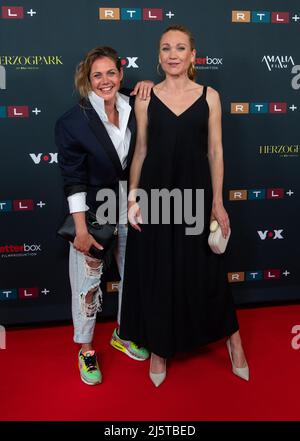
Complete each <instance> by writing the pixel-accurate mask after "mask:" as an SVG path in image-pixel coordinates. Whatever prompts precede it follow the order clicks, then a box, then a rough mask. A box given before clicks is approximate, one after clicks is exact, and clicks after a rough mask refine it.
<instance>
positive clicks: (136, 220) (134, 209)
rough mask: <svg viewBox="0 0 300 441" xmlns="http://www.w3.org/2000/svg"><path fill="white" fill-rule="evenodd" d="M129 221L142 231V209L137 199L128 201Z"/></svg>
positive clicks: (133, 226)
mask: <svg viewBox="0 0 300 441" xmlns="http://www.w3.org/2000/svg"><path fill="white" fill-rule="evenodd" d="M128 221H129V223H130V225H131V226H132V228H134V229H135V230H138V231H139V232H141V231H142V230H141V227H140V226H139V224H142V223H143V221H142V215H141V209H140V207H139V206H138V203H137V202H135V201H128Z"/></svg>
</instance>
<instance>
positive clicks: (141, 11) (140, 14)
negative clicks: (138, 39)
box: [99, 7, 175, 21]
mask: <svg viewBox="0 0 300 441" xmlns="http://www.w3.org/2000/svg"><path fill="white" fill-rule="evenodd" d="M174 16H175V13H174V12H172V11H168V12H164V10H163V9H161V8H134V7H132V8H107V7H106V8H99V20H117V21H118V20H125V21H141V20H143V21H162V20H163V19H164V18H165V17H166V18H168V19H169V20H170V19H172V18H173V17H174Z"/></svg>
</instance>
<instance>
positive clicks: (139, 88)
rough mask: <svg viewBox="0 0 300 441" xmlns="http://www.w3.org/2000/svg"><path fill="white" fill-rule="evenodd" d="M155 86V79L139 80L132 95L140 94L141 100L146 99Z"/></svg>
mask: <svg viewBox="0 0 300 441" xmlns="http://www.w3.org/2000/svg"><path fill="white" fill-rule="evenodd" d="M153 86H154V83H153V81H150V80H145V81H138V82H137V83H136V85H135V87H134V89H133V91H132V92H131V94H130V96H133V95H138V97H139V98H140V99H141V100H146V99H148V98H149V97H150V93H151V89H152V87H153Z"/></svg>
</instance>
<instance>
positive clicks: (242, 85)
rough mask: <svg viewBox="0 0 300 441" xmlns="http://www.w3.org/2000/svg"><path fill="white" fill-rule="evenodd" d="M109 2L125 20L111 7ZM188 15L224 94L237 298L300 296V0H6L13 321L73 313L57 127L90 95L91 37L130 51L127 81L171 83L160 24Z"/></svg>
mask: <svg viewBox="0 0 300 441" xmlns="http://www.w3.org/2000/svg"><path fill="white" fill-rule="evenodd" d="M100 8H101V12H100ZM112 8H114V9H113V10H112V12H107V11H106V12H105V9H110V10H111V9H112ZM105 14H106V15H105ZM107 14H108V17H110V18H112V16H113V18H118V17H119V19H114V20H112V19H103V17H105V16H106V17H107ZM118 14H119V15H118ZM100 17H101V19H100ZM175 23H180V24H184V25H186V26H187V27H189V28H190V29H191V31H192V32H193V34H194V36H195V40H196V45H197V63H196V67H197V73H198V82H200V83H204V84H207V85H210V86H212V87H214V88H216V89H217V90H218V91H219V92H220V94H221V100H222V106H223V145H224V157H225V183H224V201H225V204H226V207H227V209H228V211H229V214H230V218H231V224H232V239H231V241H230V246H229V249H228V253H227V267H228V277H229V281H230V283H231V287H232V290H233V294H234V296H235V300H236V303H237V304H246V303H247V304H248V303H250V304H251V303H259V302H265V301H268V302H272V301H273V302H274V301H276V302H277V301H286V300H292V299H299V298H300V291H299V281H300V280H299V277H300V276H299V252H298V250H299V246H300V239H299V234H297V226H298V224H299V208H300V207H299V172H298V170H299V145H300V134H299V128H298V127H299V124H298V120H299V108H300V106H299V105H300V102H299V94H300V92H299V87H300V78H299V79H297V77H296V73H297V69H298V71H300V67H298V68H297V67H295V66H298V65H299V64H300V55H299V48H298V44H297V42H298V35H299V29H300V6H299V2H296V1H292V0H289V1H284V2H283V1H280V2H279V1H267V0H260V1H255V0H252V1H246V0H245V1H242V0H236V1H221V0H210V1H209V2H202V1H199V2H195V1H191V0H186V1H184V2H182V1H179V0H176V1H156V2H150V3H149V2H144V1H128V2H123V1H119V2H118V1H116V2H111V1H98V0H97V1H96V0H80V1H79V0H75V1H69V0H61V1H58V0H54V1H51V2H41V1H37V0H30V1H18V0H17V1H15V0H14V1H10V0H4V1H3V2H2V3H1V9H0V65H2V67H1V68H0V130H1V150H0V160H1V175H0V271H1V274H0V323H1V324H4V325H5V324H23V323H24V324H25V323H32V322H46V321H53V320H64V319H69V318H70V316H71V313H70V287H69V281H68V274H67V270H68V262H67V258H68V246H67V245H66V244H65V243H63V241H61V240H60V239H58V238H57V237H56V234H55V231H56V228H57V226H58V224H59V223H60V221H61V219H62V216H63V214H64V212H65V210H66V203H65V200H64V196H63V193H62V182H61V177H60V172H59V169H58V165H57V150H56V146H55V144H54V136H53V129H54V124H55V121H56V119H57V118H58V116H60V115H61V114H62V113H63V112H64V111H65V110H67V109H68V108H70V107H71V106H72V105H73V104H74V103H75V102H76V100H77V97H76V94H75V93H74V87H73V75H74V69H75V66H76V64H77V63H78V62H79V61H80V60H81V59H82V57H83V56H84V54H85V53H86V52H87V51H88V50H90V49H91V48H93V47H95V46H97V45H110V46H112V47H115V48H116V49H117V50H118V52H119V55H120V57H121V58H122V60H123V65H124V71H125V85H126V86H128V87H130V86H133V85H134V84H135V82H136V81H138V80H140V79H152V80H154V81H155V82H158V81H160V80H161V77H159V75H158V74H157V71H156V66H157V47H158V40H159V36H160V34H161V32H162V30H163V29H165V28H166V27H167V26H169V25H171V24H175ZM293 68H294V69H295V72H294V73H292V69H293ZM298 76H299V75H298ZM293 78H294V85H292V79H293ZM105 276H106V277H105V280H104V281H103V289H104V290H105V289H107V291H108V292H106V293H105V307H104V311H103V313H102V316H104V317H109V316H114V315H115V312H116V304H117V302H116V283H115V282H116V281H117V271H116V269H115V268H114V269H112V270H111V271H110V273H109V274H106V275H105Z"/></svg>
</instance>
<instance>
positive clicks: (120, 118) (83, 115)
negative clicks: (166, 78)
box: [55, 47, 153, 385]
mask: <svg viewBox="0 0 300 441" xmlns="http://www.w3.org/2000/svg"><path fill="white" fill-rule="evenodd" d="M122 79H123V70H122V67H121V60H120V59H119V58H118V55H117V52H116V51H115V50H114V49H112V48H109V47H97V48H95V49H92V50H91V51H90V52H89V53H88V54H87V55H86V57H85V58H84V60H82V61H81V62H80V63H79V65H78V67H77V69H76V73H75V86H76V89H77V91H78V92H79V94H80V96H81V100H80V102H79V103H78V104H77V105H76V106H74V107H73V108H72V109H70V110H69V111H67V112H66V113H65V114H64V115H62V116H61V117H60V118H59V119H58V121H57V123H56V127H55V136H56V143H57V146H58V162H59V165H60V168H61V171H62V176H63V180H64V191H65V194H66V197H67V199H68V204H69V209H70V213H72V215H73V218H74V222H75V228H76V237H75V240H74V243H73V244H71V245H70V258H69V270H70V271H69V272H70V282H71V289H72V316H73V324H74V341H75V342H76V343H79V344H81V348H80V351H79V354H78V362H79V370H80V376H81V379H82V381H83V382H85V383H86V384H90V385H94V384H98V383H101V381H102V374H101V371H100V369H99V365H98V361H97V356H96V352H95V351H94V349H93V334H94V328H95V323H96V314H97V312H98V311H100V310H101V302H102V292H101V289H100V281H101V275H102V270H103V261H101V260H98V259H95V258H94V257H92V255H91V254H90V249H91V247H92V246H93V247H96V248H98V249H102V245H101V244H99V243H97V242H96V240H95V239H94V238H93V237H92V236H91V235H90V234H89V232H88V230H87V225H86V221H85V211H86V210H87V209H90V210H91V211H93V212H94V213H95V212H96V210H97V208H98V206H99V203H97V201H96V195H97V192H98V191H99V190H101V189H111V190H113V191H114V192H115V194H116V195H117V194H118V192H119V186H120V191H121V193H122V192H123V194H125V191H126V190H125V187H124V183H125V182H126V180H127V178H128V170H129V166H130V162H131V159H132V156H133V151H134V147H135V137H136V136H135V135H136V123H135V118H134V112H133V111H132V105H133V100H134V97H133V95H136V94H137V92H139V98H138V99H145V98H146V97H147V96H149V93H150V89H151V87H152V85H153V83H151V82H140V83H137V85H136V87H135V89H134V91H133V92H132V93H131V94H130V95H131V96H127V95H126V92H125V94H123V93H120V91H119V90H120V86H121V81H122ZM122 183H123V184H122ZM122 201H123V202H122V203H121V204H120V211H119V212H118V218H119V228H118V245H117V247H116V253H115V255H116V260H117V263H118V268H119V273H120V276H121V281H120V284H119V308H118V323H120V310H121V299H122V279H123V269H124V260H125V248H126V238H127V197H123V198H122ZM111 344H112V346H113V347H115V348H116V349H118V350H120V351H122V352H124V353H126V354H127V355H128V356H130V357H131V358H134V359H135V360H145V359H147V358H148V356H149V353H148V351H147V350H146V349H145V348H141V347H138V346H137V345H136V344H134V343H133V342H131V341H125V340H122V339H120V337H119V335H118V328H116V329H115V330H114V332H113V335H112V338H111Z"/></svg>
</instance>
